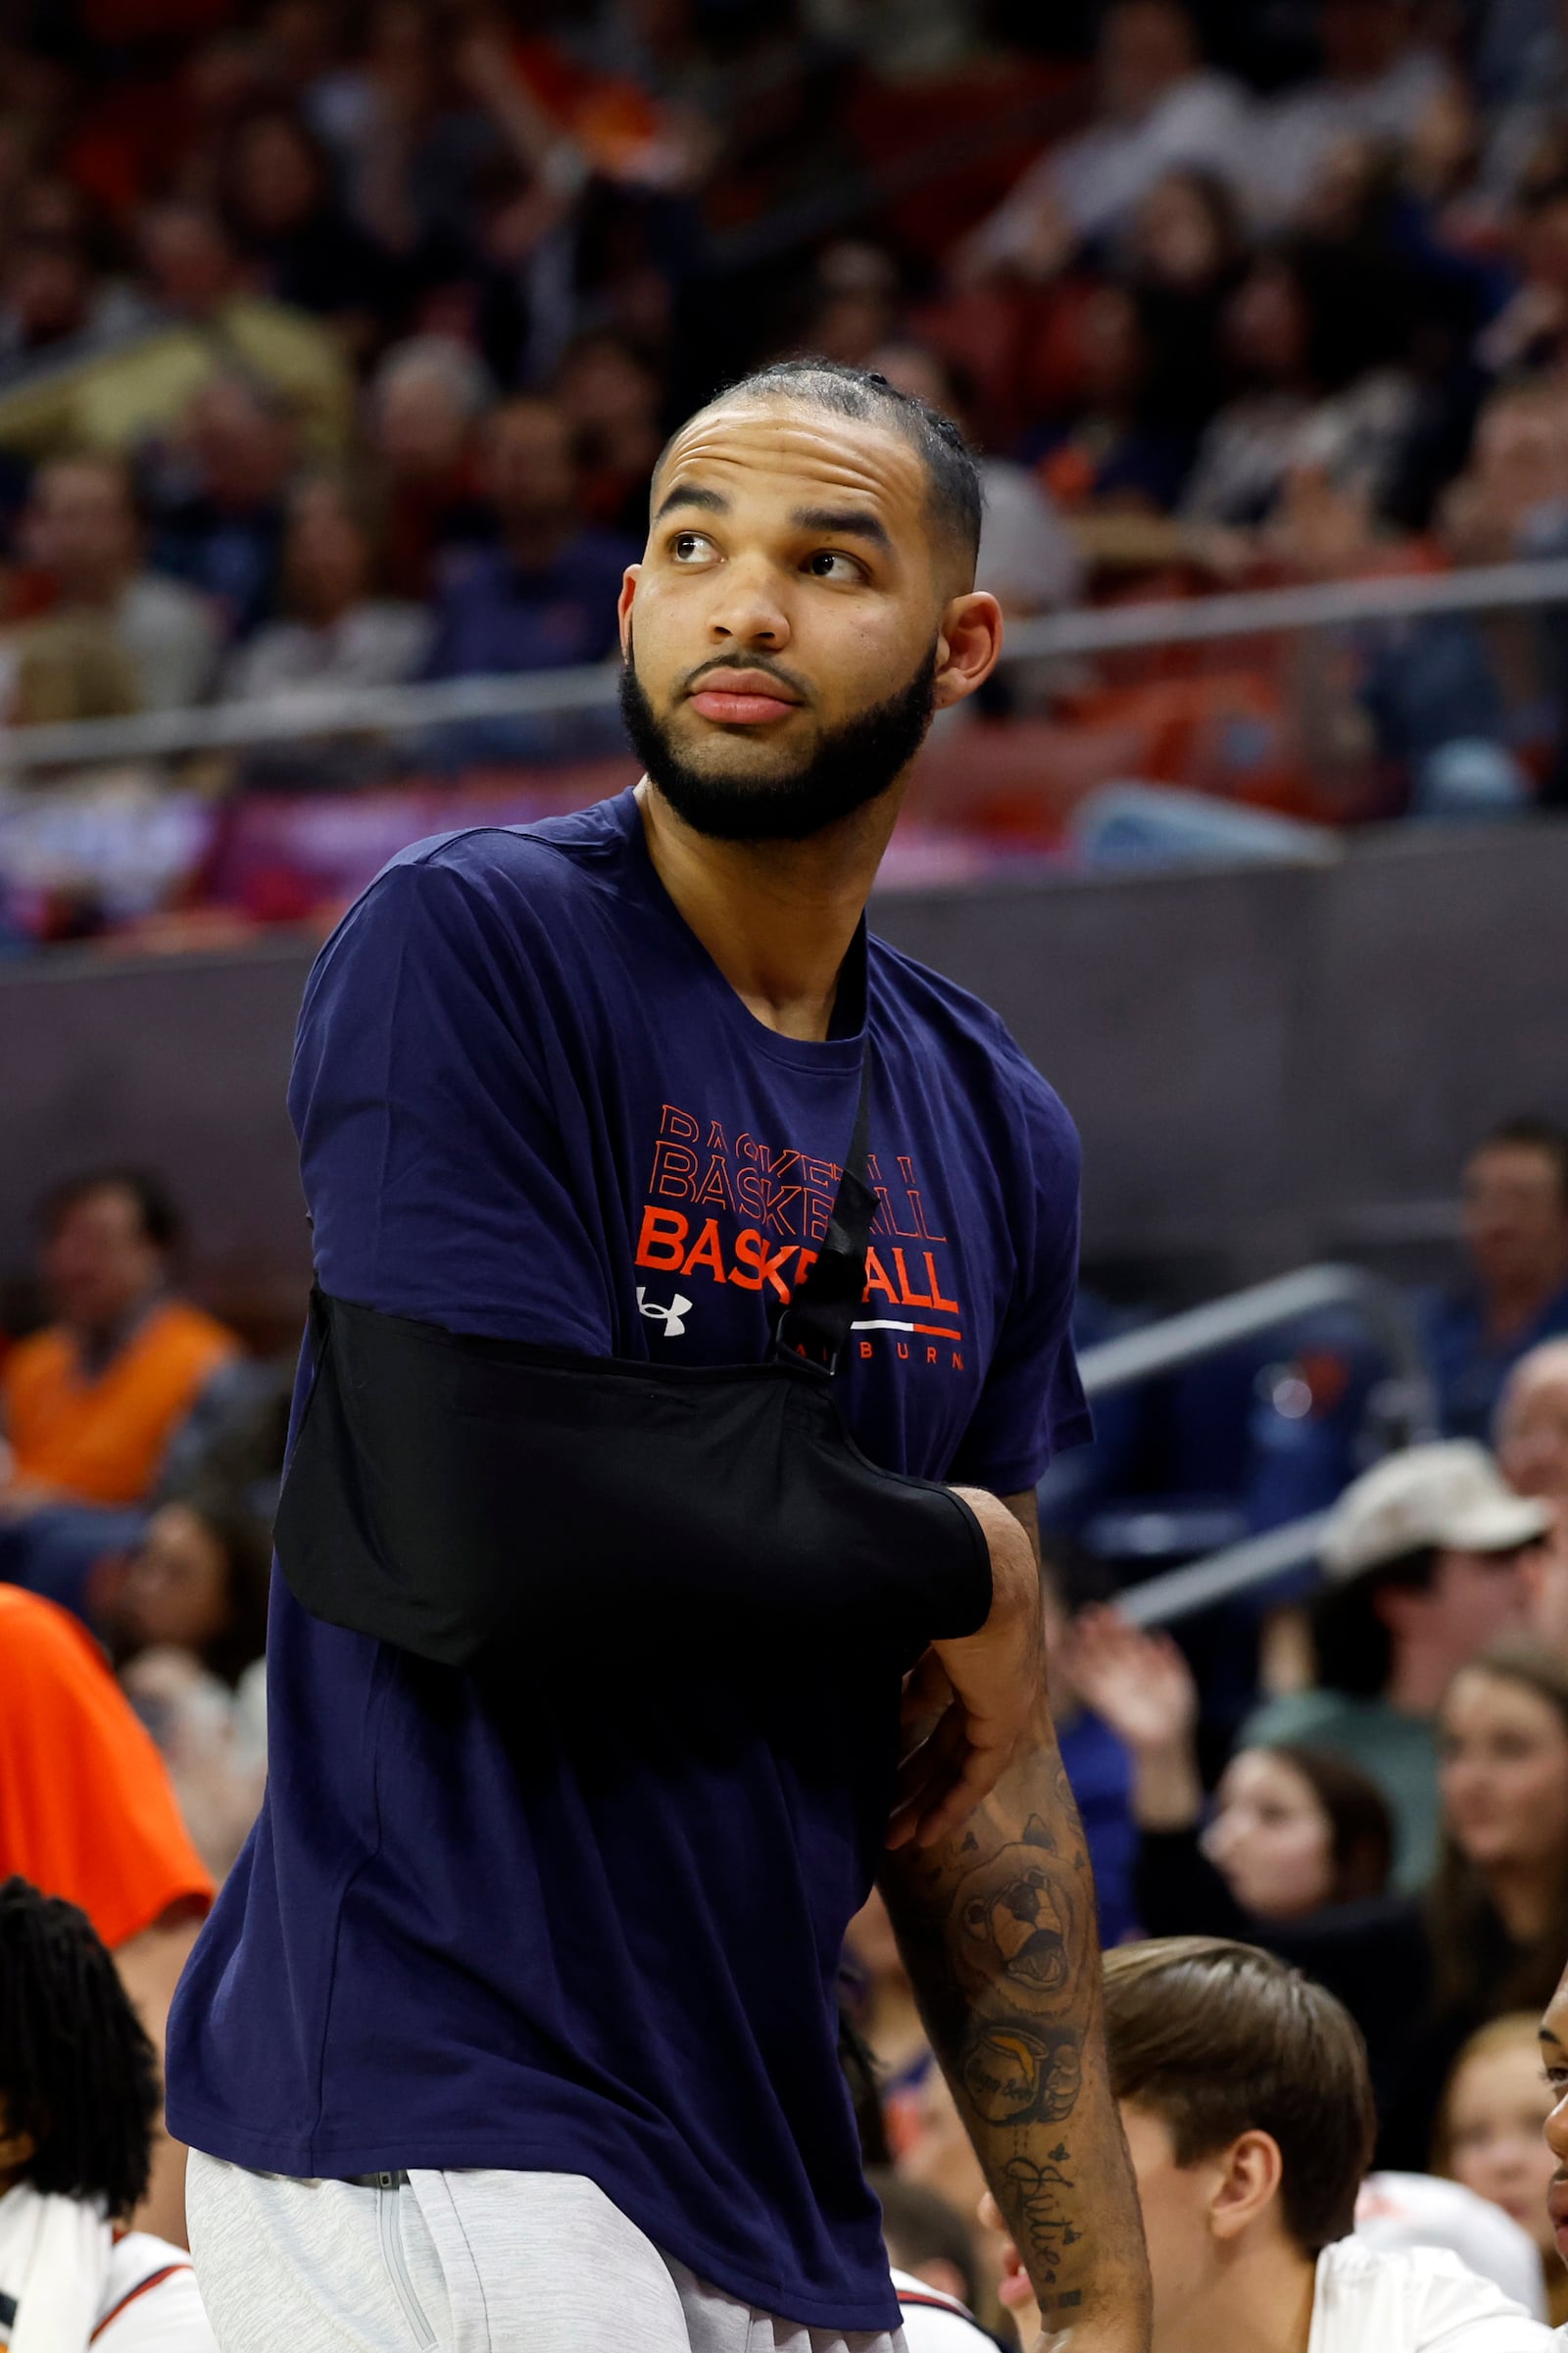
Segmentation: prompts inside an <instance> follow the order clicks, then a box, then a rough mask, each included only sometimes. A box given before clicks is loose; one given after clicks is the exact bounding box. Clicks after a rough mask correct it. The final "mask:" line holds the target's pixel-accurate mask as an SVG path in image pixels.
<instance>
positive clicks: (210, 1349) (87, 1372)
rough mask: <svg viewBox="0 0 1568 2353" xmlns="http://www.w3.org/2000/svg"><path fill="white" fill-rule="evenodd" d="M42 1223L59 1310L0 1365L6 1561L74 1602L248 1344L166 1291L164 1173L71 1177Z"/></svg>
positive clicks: (4, 1569) (1, 1564)
mask: <svg viewBox="0 0 1568 2353" xmlns="http://www.w3.org/2000/svg"><path fill="white" fill-rule="evenodd" d="M40 1222H41V1225H42V1229H43V1275H44V1282H45V1285H46V1288H47V1290H48V1293H49V1296H50V1299H51V1301H52V1303H53V1305H54V1308H55V1312H56V1316H57V1319H58V1320H57V1321H55V1322H54V1323H52V1324H50V1325H49V1326H48V1328H47V1329H46V1330H44V1331H42V1332H37V1333H34V1334H33V1335H32V1336H31V1337H30V1338H29V1339H26V1340H24V1341H21V1342H19V1343H18V1345H17V1346H16V1347H15V1348H12V1349H11V1351H10V1352H9V1354H8V1355H7V1356H6V1358H5V1360H4V1362H3V1364H0V1437H3V1439H4V1442H5V1446H4V1461H3V1463H0V1576H5V1577H8V1578H11V1579H13V1580H14V1581H15V1582H16V1583H18V1584H21V1585H27V1586H31V1587H33V1588H34V1590H36V1591H40V1592H46V1593H51V1594H52V1595H53V1596H54V1597H55V1598H56V1599H58V1600H63V1601H65V1602H67V1603H68V1604H70V1605H71V1606H73V1607H75V1606H78V1605H79V1603H80V1601H81V1597H82V1587H83V1584H84V1581H85V1576H86V1573H87V1570H88V1568H89V1567H90V1564H91V1562H92V1561H93V1559H95V1558H96V1557H97V1556H98V1555H99V1554H100V1553H101V1552H103V1551H107V1550H112V1549H115V1548H117V1547H119V1546H122V1545H123V1544H127V1543H130V1542H133V1541H134V1538H135V1533H136V1528H135V1523H134V1521H129V1522H127V1520H126V1518H125V1516H124V1515H125V1513H126V1512H127V1510H131V1509H133V1508H134V1507H135V1506H137V1505H139V1504H141V1503H142V1502H143V1501H144V1500H145V1499H146V1498H147V1496H148V1495H150V1494H151V1493H152V1491H153V1489H154V1488H155V1487H156V1485H157V1483H158V1478H159V1474H160V1470H161V1468H162V1466H163V1462H164V1458H165V1456H166V1454H167V1452H168V1449H169V1446H170V1442H171V1440H172V1438H173V1436H174V1435H175V1433H176V1432H177V1431H178V1430H179V1428H180V1427H181V1425H182V1424H183V1423H184V1422H185V1421H186V1420H187V1419H188V1418H189V1416H190V1414H191V1413H192V1411H193V1410H194V1409H195V1408H196V1406H197V1405H198V1403H199V1402H200V1401H201V1399H202V1398H203V1397H204V1395H205V1394H206V1393H208V1391H209V1390H210V1388H211V1386H212V1384H213V1383H214V1381H215V1380H216V1379H217V1378H218V1377H219V1376H221V1374H222V1373H223V1371H224V1370H225V1368H226V1367H227V1366H228V1365H230V1364H231V1363H232V1362H233V1361H234V1359H235V1358H236V1357H237V1356H238V1354H239V1346H238V1343H237V1342H236V1340H235V1339H234V1337H233V1335H232V1334H231V1333H229V1332H227V1331H225V1330H224V1328H223V1326H222V1325H221V1324H220V1323H217V1322H215V1321H214V1319H213V1318H212V1317H211V1316H209V1315H204V1314H203V1313H202V1312H201V1310H200V1309H199V1308H196V1307H193V1306H191V1305H189V1304H188V1302H186V1301H184V1300H182V1299H176V1298H174V1297H172V1294H171V1292H170V1289H169V1282H170V1273H171V1265H172V1257H173V1254H174V1251H175V1250H176V1248H177V1245H178V1242H179V1234H180V1228H179V1217H178V1212H177V1210H176V1209H175V1207H174V1204H173V1202H172V1200H171V1199H170V1197H169V1195H168V1193H167V1192H166V1190H165V1188H164V1187H163V1185H162V1184H160V1183H159V1181H158V1180H157V1179H156V1178H155V1177H151V1176H147V1175H144V1174H142V1173H141V1172H139V1171H137V1170H134V1169H103V1170H98V1171H95V1172H94V1173H92V1174H90V1175H87V1176H81V1177H75V1178H73V1179H72V1180H71V1181H70V1182H69V1183H67V1184H65V1185H62V1186H59V1187H57V1188H56V1190H55V1191H54V1192H53V1193H51V1194H50V1195H48V1196H47V1198H46V1200H45V1201H44V1203H43V1206H42V1211H41V1219H40ZM83 1506H85V1507H86V1513H85V1515H84V1513H83V1509H82V1507H83Z"/></svg>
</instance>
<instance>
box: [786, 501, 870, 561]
mask: <svg viewBox="0 0 1568 2353" xmlns="http://www.w3.org/2000/svg"><path fill="white" fill-rule="evenodd" d="M790 520H791V522H792V523H794V525H795V526H796V528H797V530H801V531H830V532H831V533H832V534H833V536H834V537H835V538H836V539H868V540H869V541H870V542H871V545H872V546H873V547H877V548H885V549H886V550H887V552H888V554H889V555H891V554H892V553H893V542H892V540H891V539H890V538H889V537H888V534H887V532H886V530H885V529H884V527H883V525H882V524H881V523H880V522H879V521H878V519H877V517H876V516H875V515H872V514H871V512H870V511H869V509H868V508H865V507H797V508H796V510H795V513H794V514H793V515H791V516H790Z"/></svg>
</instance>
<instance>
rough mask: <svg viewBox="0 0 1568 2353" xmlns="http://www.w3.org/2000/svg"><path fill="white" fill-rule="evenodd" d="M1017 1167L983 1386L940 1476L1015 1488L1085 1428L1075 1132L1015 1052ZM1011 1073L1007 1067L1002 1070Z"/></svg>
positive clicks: (1076, 1442)
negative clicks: (1011, 1260) (1010, 1248)
mask: <svg viewBox="0 0 1568 2353" xmlns="http://www.w3.org/2000/svg"><path fill="white" fill-rule="evenodd" d="M1016 1068H1017V1071H1018V1074H1019V1076H1020V1078H1021V1080H1022V1086H1021V1090H1020V1093H1021V1101H1022V1106H1023V1118H1022V1136H1021V1140H1020V1147H1019V1151H1020V1167H1019V1171H1018V1174H1017V1175H1016V1177H1015V1178H1014V1190H1015V1193H1016V1197H1017V1206H1016V1210H1015V1212H1014V1214H1013V1220H1012V1223H1013V1232H1014V1236H1015V1242H1016V1248H1017V1272H1016V1275H1015V1277H1014V1281H1013V1288H1012V1295H1011V1297H1010V1299H1008V1302H1007V1306H1006V1310H1005V1315H1004V1318H1003V1323H1002V1329H1001V1331H1000V1333H999V1335H998V1340H997V1346H996V1348H995V1349H994V1351H993V1353H992V1358H991V1363H990V1365H989V1366H988V1368H987V1371H986V1378H985V1385H984V1387H983V1388H982V1390H981V1392H980V1397H979V1400H978V1402H977V1404H976V1406H975V1410H974V1412H973V1414H972V1415H971V1417H970V1420H969V1426H968V1428H967V1429H966V1430H965V1432H964V1434H963V1439H962V1442H961V1444H960V1446H959V1447H958V1451H957V1453H956V1457H955V1459H954V1461H953V1463H952V1465H951V1466H950V1471H949V1476H950V1477H951V1478H952V1479H953V1480H954V1481H955V1482H956V1483H957V1484H959V1485H967V1486H973V1487H985V1488H989V1489H990V1490H991V1491H992V1493H993V1494H995V1495H1018V1494H1021V1493H1022V1491H1023V1490H1024V1489H1026V1488H1032V1487H1035V1486H1037V1485H1038V1484H1039V1482H1040V1481H1041V1480H1042V1479H1043V1478H1044V1477H1045V1475H1046V1472H1047V1470H1048V1469H1049V1467H1050V1465H1051V1464H1052V1462H1053V1461H1054V1459H1055V1457H1056V1455H1057V1454H1060V1453H1063V1452H1065V1451H1066V1449H1067V1448H1068V1447H1069V1446H1082V1445H1084V1444H1085V1443H1086V1442H1087V1440H1088V1439H1090V1438H1091V1437H1092V1436H1093V1434H1094V1425H1093V1423H1092V1421H1091V1419H1090V1414H1089V1406H1088V1403H1087V1401H1086V1399H1085V1397H1084V1392H1083V1385H1082V1383H1081V1382H1080V1380H1079V1378H1078V1363H1077V1358H1076V1357H1075V1355H1074V1353H1073V1345H1072V1310H1073V1300H1074V1299H1075V1298H1076V1296H1077V1290H1078V1223H1079V1204H1078V1187H1079V1175H1080V1170H1081V1165H1082V1154H1081V1152H1080V1150H1079V1144H1078V1133H1077V1130H1076V1129H1075V1128H1074V1126H1073V1124H1072V1121H1071V1120H1070V1119H1069V1118H1068V1116H1067V1114H1066V1112H1065V1111H1064V1110H1063V1108H1062V1106H1061V1104H1060V1103H1058V1102H1057V1100H1056V1098H1055V1096H1054V1095H1053V1094H1052V1092H1051V1090H1050V1089H1049V1088H1048V1087H1047V1086H1046V1085H1045V1082H1044V1081H1043V1080H1042V1079H1041V1078H1040V1077H1039V1075H1038V1073H1037V1072H1035V1071H1034V1070H1033V1069H1032V1068H1031V1067H1030V1066H1029V1065H1028V1064H1027V1063H1025V1062H1024V1061H1023V1059H1022V1057H1021V1056H1019V1057H1018V1059H1017V1064H1016ZM1008 1075H1010V1074H1008Z"/></svg>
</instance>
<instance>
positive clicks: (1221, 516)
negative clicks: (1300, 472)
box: [1182, 249, 1415, 525]
mask: <svg viewBox="0 0 1568 2353" xmlns="http://www.w3.org/2000/svg"><path fill="white" fill-rule="evenodd" d="M1347 307H1348V297H1347V291H1346V289H1345V288H1344V287H1343V286H1338V287H1337V286H1336V285H1335V284H1334V282H1333V280H1332V277H1330V278H1325V276H1324V273H1323V272H1322V271H1321V270H1319V269H1317V268H1315V267H1314V266H1313V262H1312V258H1311V257H1310V256H1309V255H1308V254H1307V253H1306V252H1305V251H1304V250H1301V249H1298V250H1296V251H1294V252H1293V251H1289V250H1286V249H1280V250H1277V251H1274V252H1270V253H1265V254H1262V255H1260V256H1259V257H1258V259H1257V260H1256V261H1254V263H1253V264H1252V266H1251V268H1250V270H1249V271H1248V273H1247V276H1246V277H1245V278H1244V279H1243V281H1242V283H1241V285H1240V286H1239V287H1238V288H1237V290H1236V293H1235V294H1234V295H1233V296H1232V297H1231V300H1230V302H1229V304H1228V305H1227V307H1226V311H1225V315H1224V321H1223V335H1224V342H1225V348H1226V352H1227V355H1228V357H1229V359H1230V361H1231V364H1232V366H1233V367H1234V368H1235V370H1236V372H1237V374H1238V376H1239V378H1240V380H1241V382H1242V385H1243V387H1244V389H1242V390H1241V391H1240V392H1238V394H1237V395H1236V397H1235V398H1234V399H1233V400H1231V401H1230V402H1229V403H1228V404H1227V405H1226V406H1225V407H1224V408H1222V409H1221V410H1220V411H1219V413H1218V415H1217V416H1216V417H1214V418H1213V420H1212V422H1211V423H1210V424H1209V426H1208V428H1207V430H1206V431H1205V432H1204V434H1203V437H1202V440H1201V444H1200V446H1199V451H1198V459H1197V463H1196V465H1195V466H1194V467H1193V472H1192V475H1191V478H1190V479H1189V481H1188V483H1187V486H1186V489H1185V491H1184V493H1183V497H1182V513H1183V514H1184V515H1186V516H1187V517H1188V519H1189V520H1190V521H1193V522H1208V523H1228V524H1232V525H1246V524H1252V523H1257V522H1261V521H1262V520H1263V519H1264V518H1265V517H1266V516H1267V515H1268V514H1269V512H1270V510H1271V508H1272V507H1273V505H1274V502H1275V500H1276V499H1277V497H1278V496H1279V493H1280V490H1281V487H1282V485H1283V484H1284V482H1285V479H1286V476H1287V474H1288V473H1289V471H1290V469H1291V468H1292V466H1297V465H1299V464H1302V463H1306V462H1310V463H1313V464H1316V465H1318V466H1324V467H1326V468H1327V469H1329V470H1330V471H1331V472H1332V473H1333V475H1334V476H1335V478H1336V479H1337V480H1338V481H1339V482H1341V483H1342V484H1343V483H1347V482H1355V483H1358V484H1360V485H1361V486H1362V487H1363V488H1364V490H1365V492H1366V494H1367V496H1368V498H1369V499H1370V500H1371V501H1372V503H1373V504H1374V505H1375V504H1376V502H1377V500H1378V499H1379V497H1380V496H1381V495H1382V493H1383V492H1384V490H1385V489H1386V488H1387V486H1388V484H1389V482H1390V481H1391V480H1392V478H1393V474H1394V470H1395V467H1396V466H1397V462H1398V459H1399V456H1400V452H1401V450H1402V448H1403V444H1404V440H1405V437H1406V436H1407V434H1408V432H1409V430H1410V427H1411V423H1412V420H1413V417H1414V411H1415V393H1414V388H1413V386H1412V384H1411V383H1410V381H1409V379H1408V377H1407V376H1406V375H1404V374H1403V373H1402V372H1401V371H1400V370H1398V369H1397V368H1392V367H1388V368H1385V367H1368V366H1365V365H1361V366H1359V367H1358V366H1357V365H1356V362H1357V361H1361V362H1363V363H1364V361H1365V359H1366V357H1367V355H1368V351H1369V349H1370V347H1371V346H1372V345H1373V344H1374V343H1375V342H1376V341H1377V340H1380V339H1381V338H1382V336H1383V334H1384V331H1385V327H1386V320H1384V319H1376V318H1374V317H1371V316H1368V315H1367V314H1365V313H1363V314H1362V315H1361V316H1360V317H1359V318H1358V319H1354V320H1350V321H1348V319H1347V317H1346V310H1347ZM1357 327H1361V328H1364V329H1365V331H1366V332H1365V338H1364V339H1359V338H1358V337H1357V335H1356V333H1355V329H1356V328H1357ZM1358 339H1359V340H1361V348H1360V350H1359V351H1357V350H1356V348H1355V347H1356V342H1357V340H1358ZM1335 345H1338V346H1339V349H1338V351H1337V352H1336V351H1335V350H1334V348H1333V347H1334V346H1335Z"/></svg>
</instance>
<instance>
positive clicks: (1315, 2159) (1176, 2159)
mask: <svg viewBox="0 0 1568 2353" xmlns="http://www.w3.org/2000/svg"><path fill="white" fill-rule="evenodd" d="M1557 2001H1558V2004H1560V2005H1561V2006H1562V2007H1561V2016H1560V2019H1559V2023H1558V2032H1559V2033H1560V2034H1563V2035H1564V2036H1565V2037H1568V1999H1565V1996H1564V1994H1563V1993H1562V1992H1559V1994H1558V1996H1557ZM1105 2033H1106V2039H1107V2043H1108V2046H1109V2052H1110V2071H1111V2079H1112V2082H1113V2083H1114V2086H1115V2090H1116V2095H1117V2098H1118V2100H1119V2101H1120V2103H1121V2113H1122V2122H1123V2124H1124V2126H1125V2127H1126V2132H1127V2139H1128V2143H1129V2145H1130V2147H1131V2150H1132V2159H1133V2170H1134V2172H1135V2174H1136V2176H1137V2180H1138V2196H1139V2203H1140V2206H1141V2207H1142V2210H1143V2219H1144V2232H1145V2236H1146V2238H1147V2240H1148V2244H1149V2260H1150V2270H1151V2273H1152V2279H1153V2289H1154V2325H1153V2335H1152V2340H1151V2346H1152V2353H1218V2349H1219V2348H1221V2347H1223V2349H1224V2353H1548V2349H1549V2348H1550V2347H1552V2346H1553V2345H1555V2344H1556V2343H1557V2341H1558V2340H1557V2339H1556V2338H1555V2337H1553V2335H1552V2334H1551V2332H1550V2331H1549V2330H1548V2329H1547V2328H1544V2327H1543V2326H1542V2325H1541V2324H1540V2323H1539V2322H1537V2321H1534V2320H1532V2319H1531V2317H1530V2315H1529V2313H1527V2312H1526V2311H1525V2310H1524V2308H1523V2306H1521V2305H1519V2304H1516V2303H1515V2302H1514V2301H1513V2299H1512V2297H1510V2296H1507V2295H1505V2294H1504V2293H1503V2291H1502V2289H1501V2288H1499V2287H1498V2286H1497V2285H1496V2284H1495V2281H1493V2280H1490V2279H1480V2278H1478V2277H1477V2276H1476V2275H1475V2274H1474V2273H1472V2272H1470V2271H1467V2270H1466V2269H1465V2267H1464V2265H1463V2264H1462V2263H1461V2262H1460V2261H1459V2259H1458V2257H1457V2256H1456V2255H1453V2254H1451V2253H1449V2252H1447V2251H1446V2249H1441V2248H1437V2247H1430V2246H1420V2247H1408V2248H1403V2249H1398V2250H1394V2249H1388V2248H1383V2247H1378V2246H1374V2245H1370V2244H1368V2243H1367V2242H1366V2241H1365V2240H1364V2239H1361V2238H1358V2237H1355V2236H1353V2235H1352V2230H1353V2226H1354V2221H1355V2207H1356V2196H1357V2192H1358V2190H1359V2189H1360V2186H1361V2182H1362V2179H1363V2177H1364V2176H1365V2174H1366V2171H1367V2167H1368V2164H1369V2162H1370V2159H1371V2153H1372V2143H1373V2138H1374V2131H1375V2118H1374V2114H1373V2106H1372V2087H1371V2083H1370V2081H1369V2079H1368V2075H1367V2066H1366V2051H1365V2047H1364V2045H1363V2044H1362V2041H1361V2036H1360V2034H1359V2033H1358V2031H1357V2029H1356V2027H1355V2026H1354V2024H1353V2023H1352V2021H1351V2019H1350V2016H1349V2014H1348V2011H1347V2010H1346V2009H1345V2008H1344V2007H1343V2006H1342V2004H1341V2003H1340V2002H1338V2001H1337V2000H1336V1999H1335V1998H1334V1996H1333V1994H1331V1993H1329V1992H1327V1991H1326V1990H1325V1989H1324V1987H1323V1986H1321V1985H1314V1984H1313V1983H1312V1982H1311V1980H1310V1979H1308V1978H1304V1977H1302V1976H1301V1975H1300V1973H1299V1971H1298V1970H1294V1969H1291V1968H1289V1967H1287V1965H1286V1964H1285V1963H1284V1962H1283V1961H1279V1960H1276V1959H1275V1958H1274V1956H1273V1955H1272V1954H1270V1953H1264V1952H1260V1951H1258V1950H1257V1949H1256V1948H1255V1947H1254V1946H1252V1945H1249V1944H1233V1943H1230V1942H1228V1941H1226V1940H1224V1939H1222V1938H1220V1937H1210V1936H1167V1937H1158V1938H1155V1939H1153V1940H1152V1941H1151V1942H1149V1943H1146V1944H1128V1945H1122V1946H1120V1947H1119V1948H1118V1949H1117V1950H1116V1951H1115V1952H1112V1953H1109V1954H1107V1955H1106V1959H1105ZM1558 2056H1559V2057H1560V2059H1561V2060H1562V2069H1563V2080H1564V2083H1565V2084H1568V2040H1565V2042H1564V2044H1563V2045H1562V2046H1561V2047H1560V2048H1559V2051H1558ZM1558 2115H1559V2117H1561V2116H1562V2110H1561V2109H1559V2110H1558ZM1560 2129H1561V2132H1562V2135H1563V2153H1564V2155H1565V2158H1568V2119H1564V2121H1563V2123H1562V2125H1561V2128H1560ZM1563 2194H1564V2199H1565V2203H1564V2208H1563V2212H1564V2217H1565V2225H1568V2181H1565V2184H1564V2192H1563ZM1022 2287H1023V2282H1022V2281H1021V2279H1019V2278H1018V2277H1017V2276H1016V2275H1010V2276H1009V2279H1008V2280H1007V2281H1006V2282H1005V2284H1004V2289H1003V2294H1004V2298H1005V2301H1006V2302H1007V2303H1008V2304H1009V2305H1011V2306H1012V2308H1013V2309H1014V2311H1015V2312H1016V2311H1017V2310H1018V2307H1019V2303H1020V2290H1021V2289H1022ZM1025 2333H1026V2335H1027V2331H1025Z"/></svg>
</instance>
